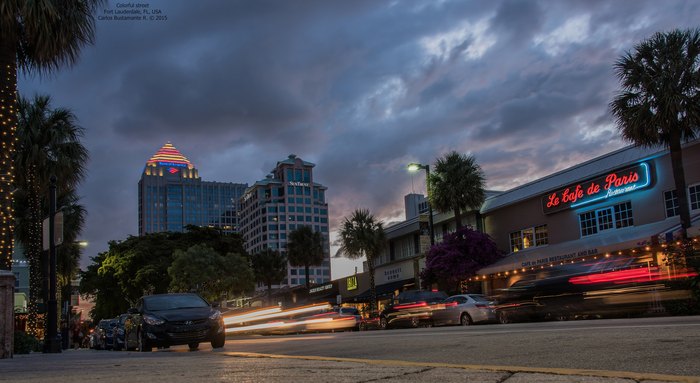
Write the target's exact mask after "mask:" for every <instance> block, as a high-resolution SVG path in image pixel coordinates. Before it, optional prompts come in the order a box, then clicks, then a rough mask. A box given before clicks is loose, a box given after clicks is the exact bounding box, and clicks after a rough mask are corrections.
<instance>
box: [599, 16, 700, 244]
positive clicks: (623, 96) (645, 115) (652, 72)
mask: <svg viewBox="0 0 700 383" xmlns="http://www.w3.org/2000/svg"><path fill="white" fill-rule="evenodd" d="M615 72H616V74H617V77H618V78H619V80H620V84H621V87H622V89H621V92H620V94H618V95H617V96H616V97H615V99H614V100H613V101H612V102H611V103H610V108H611V110H612V114H613V115H614V116H615V119H616V121H617V125H618V128H619V130H620V132H621V133H622V137H623V138H624V139H626V140H628V141H631V142H633V143H635V144H636V145H641V146H645V147H653V146H657V145H663V146H665V147H667V148H669V149H670V152H671V167H672V169H673V179H674V181H675V185H676V195H677V197H678V208H679V209H678V210H679V213H680V221H681V227H682V230H681V235H682V237H683V239H687V231H686V230H687V229H688V228H689V227H690V209H689V207H688V193H687V188H686V182H685V171H684V168H683V154H682V147H681V145H682V143H683V142H684V141H686V140H689V139H692V138H695V137H696V136H697V135H698V133H699V132H700V29H689V30H674V31H671V32H666V33H661V32H659V33H656V34H654V35H653V36H652V37H651V38H649V39H648V40H644V41H642V42H641V43H639V44H637V45H636V46H635V47H634V51H633V52H627V53H626V54H625V55H623V56H622V57H621V58H620V59H619V60H618V61H617V62H616V63H615Z"/></svg>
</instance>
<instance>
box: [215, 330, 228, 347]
mask: <svg viewBox="0 0 700 383" xmlns="http://www.w3.org/2000/svg"><path fill="white" fill-rule="evenodd" d="M225 344H226V333H223V332H222V333H221V335H217V336H215V337H214V339H212V340H211V348H221V347H224V345H225Z"/></svg>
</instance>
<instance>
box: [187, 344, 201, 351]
mask: <svg viewBox="0 0 700 383" xmlns="http://www.w3.org/2000/svg"><path fill="white" fill-rule="evenodd" d="M187 346H188V347H189V348H190V351H195V350H196V349H198V348H199V343H198V342H192V343H187Z"/></svg>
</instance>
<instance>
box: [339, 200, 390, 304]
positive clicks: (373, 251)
mask: <svg viewBox="0 0 700 383" xmlns="http://www.w3.org/2000/svg"><path fill="white" fill-rule="evenodd" d="M338 236H339V237H340V238H339V239H340V249H339V250H338V251H339V253H341V254H344V255H345V256H346V257H348V258H350V259H359V258H362V257H365V258H366V259H367V269H368V271H369V292H370V293H369V295H370V301H369V309H370V312H372V311H374V310H375V307H376V305H377V291H376V287H375V285H374V262H375V260H376V258H377V257H379V255H380V254H381V252H382V250H383V249H384V246H385V243H386V234H385V233H384V224H383V223H382V222H381V221H379V220H377V219H376V218H374V216H373V215H372V214H371V213H370V212H369V210H367V209H357V210H355V211H354V212H353V213H352V214H351V215H350V218H348V217H345V218H344V220H343V223H342V224H341V226H340V231H339V233H338Z"/></svg>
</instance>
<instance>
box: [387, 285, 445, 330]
mask: <svg viewBox="0 0 700 383" xmlns="http://www.w3.org/2000/svg"><path fill="white" fill-rule="evenodd" d="M446 298H447V294H445V293H444V292H442V291H429V290H407V291H404V292H401V293H400V294H399V295H397V296H396V298H394V302H393V303H392V304H391V305H389V306H387V307H386V308H385V309H384V310H382V312H381V313H379V328H381V329H387V328H390V327H400V326H403V327H418V326H420V325H421V324H424V325H430V324H432V311H433V308H434V305H435V304H437V303H439V302H442V301H443V300H445V299H446Z"/></svg>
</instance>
